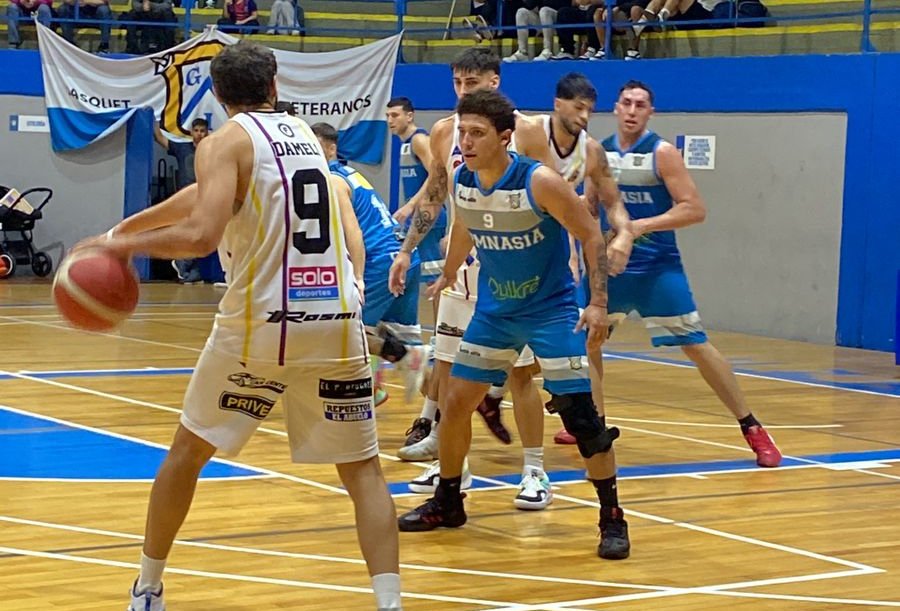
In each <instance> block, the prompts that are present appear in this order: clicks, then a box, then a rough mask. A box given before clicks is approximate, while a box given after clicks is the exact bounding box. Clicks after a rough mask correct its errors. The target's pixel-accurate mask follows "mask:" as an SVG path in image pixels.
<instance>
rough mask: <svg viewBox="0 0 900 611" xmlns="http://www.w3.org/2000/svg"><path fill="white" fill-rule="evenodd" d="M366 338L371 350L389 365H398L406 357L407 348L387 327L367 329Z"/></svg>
mask: <svg viewBox="0 0 900 611" xmlns="http://www.w3.org/2000/svg"><path fill="white" fill-rule="evenodd" d="M366 337H368V338H369V349H370V350H371V351H372V352H374V354H375V355H376V356H379V357H381V358H383V359H384V360H386V361H387V362H389V363H396V362H397V361H399V360H401V359H402V358H403V357H404V356H406V352H407V350H406V346H405V345H404V344H403V342H402V341H400V338H399V337H397V336H396V335H394V334H393V333H391V331H390V330H388V329H387V328H386V327H379V328H378V329H377V330H372V329H371V328H370V327H366Z"/></svg>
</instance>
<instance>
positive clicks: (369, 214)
mask: <svg viewBox="0 0 900 611" xmlns="http://www.w3.org/2000/svg"><path fill="white" fill-rule="evenodd" d="M328 168H329V169H330V170H331V173H332V174H336V175H338V176H340V177H341V178H343V179H344V180H345V181H347V184H348V185H350V189H351V190H352V192H353V211H354V212H355V213H356V219H357V221H358V222H359V228H360V229H362V234H363V243H364V244H365V245H366V261H376V260H379V259H382V258H387V257H390V258H391V259H393V256H394V255H395V254H396V253H397V252H398V251H399V250H400V246H401V244H402V243H401V229H400V224H399V223H397V221H395V220H394V217H392V216H391V214H390V212H388V209H387V206H386V205H385V203H384V202H383V201H382V200H381V197H380V196H379V195H378V192H377V191H375V188H374V187H373V186H372V185H371V184H370V183H369V181H368V180H366V177H365V176H363V175H362V174H360V173H359V172H357V171H356V170H355V169H353V168H352V167H350V166H347V165H343V164H342V163H341V162H339V161H332V162H330V163H329V164H328ZM413 257H414V258H415V259H416V260H415V262H416V263H417V262H418V257H417V256H416V254H415V253H413Z"/></svg>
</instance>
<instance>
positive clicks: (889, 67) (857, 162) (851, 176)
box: [0, 50, 900, 350]
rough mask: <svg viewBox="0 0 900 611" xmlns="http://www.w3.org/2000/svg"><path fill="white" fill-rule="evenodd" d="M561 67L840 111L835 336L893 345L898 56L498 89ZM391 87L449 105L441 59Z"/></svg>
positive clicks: (695, 105)
mask: <svg viewBox="0 0 900 611" xmlns="http://www.w3.org/2000/svg"><path fill="white" fill-rule="evenodd" d="M13 53H15V55H12V54H13ZM570 70H579V71H581V72H584V73H586V74H587V75H588V76H589V77H590V78H591V80H592V81H593V82H594V84H595V86H596V87H597V90H598V93H599V101H598V109H599V110H603V109H611V108H612V105H613V102H614V101H615V98H616V94H617V91H618V87H619V86H620V85H621V84H622V83H624V82H625V81H627V80H629V79H639V80H643V81H646V82H647V83H649V84H650V85H651V86H652V87H653V88H654V90H655V91H656V95H657V100H656V109H657V111H659V112H802V111H837V112H846V113H847V116H848V134H847V149H846V160H847V161H846V170H845V176H844V212H843V234H842V244H841V259H840V260H841V268H840V288H839V297H838V320H837V329H838V331H837V337H836V341H837V343H838V344H839V345H842V346H854V347H865V348H874V349H878V350H893V349H894V344H895V337H894V334H895V330H894V322H895V316H894V312H895V307H896V306H895V304H896V299H897V294H896V293H897V286H896V279H897V271H898V270H900V201H898V198H897V194H896V193H897V192H896V191H894V190H893V189H892V188H891V187H892V186H893V183H895V182H896V181H897V179H898V178H900V155H898V154H897V152H896V149H895V148H894V143H895V142H898V141H900V125H898V124H897V123H896V121H894V117H895V116H896V114H897V111H898V110H900V96H897V94H896V91H897V83H900V54H880V53H872V54H866V55H833V56H818V55H809V56H784V57H744V58H708V59H705V58H690V59H669V60H643V61H640V62H628V63H625V62H614V61H610V62H578V63H572V62H550V63H544V64H533V63H532V64H512V65H504V66H503V87H502V88H503V90H504V92H506V94H507V95H509V96H510V97H511V98H512V99H513V100H514V101H515V102H516V104H517V105H518V106H519V107H520V108H522V109H524V110H546V109H548V108H550V107H551V106H552V101H553V87H552V83H555V82H556V80H557V79H558V78H559V77H560V76H562V75H563V74H565V73H566V72H568V71H570ZM40 75H41V71H40V61H39V57H38V54H37V52H26V51H5V50H0V94H3V93H17V94H20V95H43V83H42V82H41V76H40ZM535 83H541V84H542V86H540V87H535ZM423 84H427V85H423ZM394 89H395V91H397V92H398V93H402V94H403V95H408V96H410V97H412V98H413V99H414V100H415V102H416V106H417V108H419V109H422V110H436V109H448V108H452V107H453V106H454V105H455V95H454V93H453V88H452V86H451V79H450V70H449V68H448V67H447V66H445V65H428V64H401V65H399V66H397V74H396V78H395V80H394Z"/></svg>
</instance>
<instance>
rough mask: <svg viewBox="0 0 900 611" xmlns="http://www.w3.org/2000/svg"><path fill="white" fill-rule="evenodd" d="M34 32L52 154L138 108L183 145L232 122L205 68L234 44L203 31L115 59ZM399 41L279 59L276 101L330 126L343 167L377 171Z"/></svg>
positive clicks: (102, 132) (110, 128)
mask: <svg viewBox="0 0 900 611" xmlns="http://www.w3.org/2000/svg"><path fill="white" fill-rule="evenodd" d="M36 27H37V29H38V40H39V44H40V51H41V64H42V66H43V72H44V89H45V96H46V102H47V115H48V117H49V122H50V136H51V140H52V143H53V149H54V150H57V151H61V150H69V149H78V148H82V147H85V146H87V145H89V144H90V143H92V142H95V141H97V140H100V139H101V138H103V137H105V136H106V135H108V134H110V133H112V132H114V131H115V130H117V129H118V128H119V127H121V126H122V125H123V124H124V123H125V122H126V121H128V119H129V118H130V117H131V115H132V114H133V113H134V110H135V109H138V108H142V107H151V108H153V109H154V111H155V113H156V116H157V117H159V118H160V124H161V127H162V128H163V130H164V131H166V132H169V133H170V134H172V135H173V136H176V137H183V138H189V135H190V125H191V121H193V120H194V119H195V118H197V117H203V118H205V119H207V120H208V121H209V123H210V128H211V129H216V128H217V127H220V126H221V125H222V124H223V123H224V122H225V121H226V120H227V118H228V117H227V115H226V114H225V111H224V109H223V108H222V107H221V105H219V103H218V102H217V101H216V100H215V97H214V96H213V92H212V81H211V79H210V77H209V64H210V60H211V59H212V58H213V57H215V56H216V55H217V54H218V53H219V51H220V50H221V49H222V48H223V47H224V46H225V45H230V44H235V43H236V42H237V41H238V39H237V38H234V37H233V36H229V35H227V34H223V33H222V32H219V31H218V30H215V29H207V30H206V31H204V32H203V33H202V34H200V35H199V36H196V37H194V38H191V39H190V40H187V41H185V42H183V43H181V44H180V45H177V46H175V47H172V48H171V49H167V50H165V51H161V52H159V53H154V54H151V55H145V56H142V57H135V58H131V59H112V58H106V57H100V56H96V55H91V54H90V53H87V52H85V51H82V50H81V49H79V48H78V47H76V46H74V45H72V44H70V43H68V42H66V41H65V40H64V39H63V38H62V37H60V36H58V35H56V34H55V33H54V32H53V31H52V30H50V29H48V28H46V27H44V26H42V25H40V24H36ZM401 37H402V34H397V35H395V36H391V37H390V38H386V39H383V40H379V41H377V42H374V43H371V44H369V45H365V46H363V47H356V48H352V49H344V50H341V51H331V52H327V53H296V52H293V51H281V50H275V51H274V52H275V57H276V59H277V61H278V76H277V79H276V80H277V83H278V99H279V100H280V101H286V102H290V103H291V104H293V105H294V108H295V109H296V111H297V115H298V116H300V117H302V118H303V119H305V120H306V121H307V122H309V123H310V124H313V123H317V122H319V121H324V122H327V123H330V124H331V125H333V126H334V127H335V128H336V129H337V130H338V131H339V132H341V138H340V143H339V144H340V151H339V152H340V155H341V156H342V157H345V158H347V159H350V160H355V161H362V162H365V163H379V162H380V161H381V158H382V155H383V152H384V150H383V149H384V143H385V140H386V135H387V123H386V122H385V118H384V109H385V106H386V105H387V102H388V100H389V99H390V97H391V88H392V86H393V80H394V69H395V67H396V65H397V50H398V49H399V47H400V40H401Z"/></svg>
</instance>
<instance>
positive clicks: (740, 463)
mask: <svg viewBox="0 0 900 611" xmlns="http://www.w3.org/2000/svg"><path fill="white" fill-rule="evenodd" d="M810 461H812V462H818V463H823V464H826V465H839V464H846V463H855V462H879V461H900V448H893V449H890V450H873V451H868V452H839V453H836V454H812V455H809V456H801V457H798V458H789V457H785V458H784V460H783V461H782V462H781V465H782V466H783V467H799V466H805V467H808V466H810ZM758 468H759V467H757V466H756V461H755V460H754V459H752V458H749V459H746V460H719V461H710V462H692V463H671V464H659V465H634V466H630V467H625V466H620V467H619V468H618V472H617V477H618V479H629V478H636V477H655V476H663V475H683V474H691V475H693V474H701V473H703V474H706V473H717V472H722V471H734V470H739V469H758ZM547 476H548V477H549V478H550V481H551V482H553V483H554V484H564V483H567V482H578V481H584V479H585V477H586V475H585V471H584V469H570V470H564V471H548V472H547ZM487 479H491V480H497V481H500V482H503V483H506V484H511V485H513V486H515V485H517V484H518V483H519V482H520V481H521V479H522V474H521V473H510V474H504V475H491V476H489V477H487ZM496 487H497V485H496V484H494V483H491V482H486V481H483V480H480V479H474V480H472V488H474V489H479V488H496ZM388 489H389V490H390V491H391V494H408V493H409V492H410V490H409V486H408V483H407V482H394V483H390V484H388Z"/></svg>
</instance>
